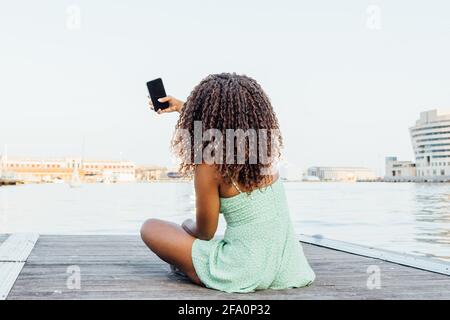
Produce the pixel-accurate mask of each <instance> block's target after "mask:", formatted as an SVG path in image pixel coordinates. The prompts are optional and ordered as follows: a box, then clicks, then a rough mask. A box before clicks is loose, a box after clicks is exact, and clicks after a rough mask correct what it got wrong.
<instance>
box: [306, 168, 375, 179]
mask: <svg viewBox="0 0 450 320" xmlns="http://www.w3.org/2000/svg"><path fill="white" fill-rule="evenodd" d="M307 175H308V176H311V177H317V178H319V179H320V180H321V181H374V180H376V179H377V176H376V174H375V172H374V171H373V170H371V169H368V168H364V167H311V168H309V169H308V171H307Z"/></svg>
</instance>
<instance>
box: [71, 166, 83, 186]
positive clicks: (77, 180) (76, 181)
mask: <svg viewBox="0 0 450 320" xmlns="http://www.w3.org/2000/svg"><path fill="white" fill-rule="evenodd" d="M69 186H70V187H71V188H79V187H81V179H80V174H79V173H78V168H74V169H73V172H72V179H71V180H70V182H69Z"/></svg>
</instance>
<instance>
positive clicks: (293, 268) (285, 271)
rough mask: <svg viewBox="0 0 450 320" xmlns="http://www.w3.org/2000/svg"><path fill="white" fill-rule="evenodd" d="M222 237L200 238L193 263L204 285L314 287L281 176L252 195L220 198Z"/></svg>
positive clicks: (239, 289) (252, 288) (241, 289)
mask: <svg viewBox="0 0 450 320" xmlns="http://www.w3.org/2000/svg"><path fill="white" fill-rule="evenodd" d="M220 212H221V213H222V214H223V215H224V218H225V221H226V222H227V228H226V230H225V234H224V236H223V238H222V239H212V240H208V241H206V240H200V239H196V240H195V241H194V243H193V246H192V261H193V264H194V268H195V271H196V272H197V275H198V277H199V278H200V280H201V281H202V282H203V284H204V285H205V286H206V287H208V288H212V289H217V290H221V291H225V292H241V293H245V292H252V291H255V290H262V289H268V288H271V289H286V288H296V287H304V286H308V285H310V284H311V283H312V282H313V281H314V278H315V274H314V272H313V270H312V269H311V267H310V266H309V264H308V261H307V260H306V258H305V255H304V254H303V248H302V246H301V244H300V242H299V241H298V240H297V239H296V237H295V234H294V229H293V226H292V222H291V219H290V216H289V210H288V206H287V200H286V195H285V192H284V186H283V183H282V181H281V180H280V179H278V180H277V181H276V182H274V183H273V184H272V185H270V186H267V187H264V188H262V189H257V190H254V191H252V192H251V193H246V192H241V193H239V194H238V195H236V196H233V197H230V198H220Z"/></svg>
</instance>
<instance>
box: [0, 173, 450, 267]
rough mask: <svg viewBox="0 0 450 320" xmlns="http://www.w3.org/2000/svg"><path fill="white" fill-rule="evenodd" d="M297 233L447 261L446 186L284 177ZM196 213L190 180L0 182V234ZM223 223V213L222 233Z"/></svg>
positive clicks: (111, 229) (449, 217)
mask: <svg viewBox="0 0 450 320" xmlns="http://www.w3.org/2000/svg"><path fill="white" fill-rule="evenodd" d="M285 187H286V190H287V194H288V201H289V205H290V208H291V215H292V219H293V221H294V225H295V229H296V231H297V232H298V233H303V234H307V235H322V236H324V237H326V238H330V239H336V240H343V241H348V242H353V243H357V244H364V245H372V246H375V247H379V248H384V249H389V250H395V251H399V252H406V253H411V254H417V255H421V256H432V257H437V258H440V259H443V260H446V261H450V184H413V183H397V184H395V183H293V182H291V183H285ZM193 214H194V197H193V187H192V184H190V183H151V184H114V185H103V184H91V185H83V186H82V187H81V188H75V189H71V188H69V187H68V186H67V185H64V184H47V185H25V186H15V187H1V188H0V233H12V232H30V231H34V232H39V233H41V234H46V233H51V234H67V233H71V234H88V233H137V232H138V230H139V227H140V224H141V223H142V221H143V220H145V219H147V218H150V217H154V218H164V219H167V220H171V221H174V222H178V223H181V222H182V221H183V220H184V219H186V218H188V217H193ZM224 227H225V223H224V221H223V219H222V218H221V221H220V224H219V232H221V233H223V230H224Z"/></svg>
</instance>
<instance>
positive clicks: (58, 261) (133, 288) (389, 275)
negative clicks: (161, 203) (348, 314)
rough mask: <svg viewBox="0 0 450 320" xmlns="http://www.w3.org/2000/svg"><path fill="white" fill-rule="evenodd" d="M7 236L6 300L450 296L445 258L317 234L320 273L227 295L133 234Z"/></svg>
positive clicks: (2, 268) (1, 242)
mask: <svg viewBox="0 0 450 320" xmlns="http://www.w3.org/2000/svg"><path fill="white" fill-rule="evenodd" d="M11 237H12V236H8V235H0V294H1V290H3V291H4V297H3V298H6V299H11V300H14V299H450V277H449V276H448V272H447V271H448V270H449V269H448V268H447V267H448V266H449V265H448V264H445V263H444V262H442V264H439V263H438V264H436V265H435V267H437V268H441V267H442V270H443V272H441V274H439V273H436V272H430V271H425V270H421V269H417V268H414V267H410V266H404V265H400V264H398V263H392V262H387V261H383V260H381V259H379V258H371V257H365V256H362V255H360V254H363V253H361V252H359V253H358V254H351V253H348V252H344V251H339V250H336V248H335V249H331V248H326V247H323V246H321V244H319V245H317V244H312V242H314V241H312V242H311V241H306V242H310V243H306V242H304V243H303V246H304V250H305V254H306V256H307V257H308V259H309V261H310V263H311V266H312V268H313V269H314V271H315V272H316V276H317V278H316V281H315V282H314V284H313V285H312V286H310V287H307V288H300V289H289V290H264V291H258V292H255V293H249V294H227V293H223V292H219V291H215V290H211V289H206V288H202V287H198V286H196V285H194V284H191V283H190V282H189V281H187V280H185V279H184V278H182V277H180V276H177V275H175V274H172V273H170V272H169V267H168V265H167V264H166V263H164V262H163V261H161V260H159V259H158V258H157V257H156V256H155V255H154V254H152V253H151V252H150V251H149V250H148V249H147V248H146V247H145V246H144V244H143V243H142V242H141V240H140V238H139V236H137V235H136V236H131V235H128V236H125V235H89V236H76V235H73V236H72V235H64V236H62V235H55V236H53V235H41V236H39V238H38V239H37V237H35V236H31V237H30V238H29V239H28V240H26V239H27V238H26V237H22V238H21V237H15V238H11ZM33 237H35V238H33ZM11 239H13V240H11ZM21 239H22V240H23V239H25V241H26V243H21V241H22V240H21ZM36 239H37V241H36ZM22 242H23V241H22ZM322 245H323V244H322ZM30 246H31V247H32V248H30ZM14 247H16V249H14ZM2 248H3V249H2ZM8 255H10V256H8ZM363 255H364V254H363ZM22 260H23V261H22ZM419 267H420V265H419ZM11 270H13V271H11ZM14 270H15V271H14ZM446 270H447V271H446ZM14 272H15V273H16V274H15V276H14ZM442 273H443V274H442ZM445 273H447V274H445ZM7 275H9V276H8V277H9V278H8V277H7ZM11 275H12V276H11ZM7 278H8V279H9V282H8V280H7ZM8 286H9V287H8ZM0 297H1V295H0Z"/></svg>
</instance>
